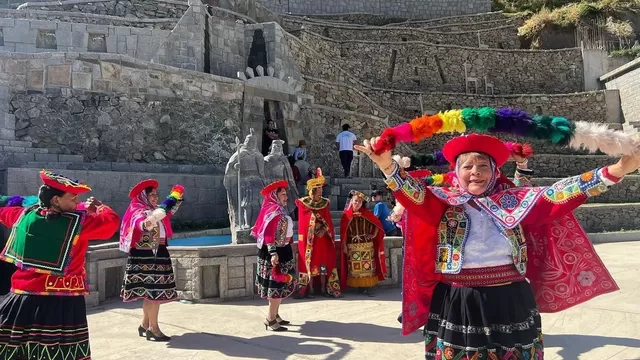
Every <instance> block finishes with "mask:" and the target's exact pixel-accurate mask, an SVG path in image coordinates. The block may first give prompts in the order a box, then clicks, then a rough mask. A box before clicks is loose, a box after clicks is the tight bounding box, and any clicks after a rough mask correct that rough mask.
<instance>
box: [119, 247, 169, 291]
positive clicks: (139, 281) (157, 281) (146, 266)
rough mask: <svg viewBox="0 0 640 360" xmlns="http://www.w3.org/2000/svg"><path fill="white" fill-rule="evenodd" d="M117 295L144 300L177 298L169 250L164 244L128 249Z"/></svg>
mask: <svg viewBox="0 0 640 360" xmlns="http://www.w3.org/2000/svg"><path fill="white" fill-rule="evenodd" d="M120 297H121V298H122V300H123V301H124V302H130V301H135V300H140V299H144V300H148V301H152V302H157V303H163V302H169V301H174V300H176V299H177V298H178V293H177V292H176V280H175V276H174V274H173V265H172V264H171V256H170V255H169V250H167V247H166V246H164V245H161V246H159V247H158V250H157V251H156V253H154V252H153V250H140V249H131V251H130V252H129V259H128V260H127V267H126V269H125V273H124V282H123V284H122V290H121V292H120Z"/></svg>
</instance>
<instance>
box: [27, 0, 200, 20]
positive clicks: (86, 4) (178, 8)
mask: <svg viewBox="0 0 640 360" xmlns="http://www.w3.org/2000/svg"><path fill="white" fill-rule="evenodd" d="M20 8H21V9H35V10H50V11H65V12H74V13H86V14H98V15H111V16H120V17H131V18H138V19H160V18H171V19H175V18H178V19H179V18H181V17H182V15H184V13H185V12H186V11H187V9H188V8H189V5H188V4H187V2H186V1H179V0H117V1H115V0H67V1H60V2H58V1H49V2H27V3H25V4H23V5H21V7H20Z"/></svg>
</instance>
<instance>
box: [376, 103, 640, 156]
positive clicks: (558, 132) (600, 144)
mask: <svg viewBox="0 0 640 360" xmlns="http://www.w3.org/2000/svg"><path fill="white" fill-rule="evenodd" d="M471 130H473V131H476V132H489V133H506V134H513V135H517V136H522V137H527V138H532V139H539V140H546V141H549V142H550V143H552V144H555V145H559V146H569V147H571V148H574V149H580V148H584V149H588V150H589V151H592V152H595V151H597V150H600V151H602V152H603V153H605V154H608V155H621V154H622V155H634V154H638V153H640V141H639V140H638V139H636V138H635V137H633V135H632V134H628V133H624V132H621V131H616V130H611V129H608V128H606V125H601V124H597V123H589V122H581V121H571V120H569V119H566V118H564V117H560V116H552V115H535V116H533V117H532V116H531V115H529V114H528V113H527V112H526V111H524V110H521V109H511V108H502V109H495V108H491V107H483V108H464V109H462V110H448V111H444V112H439V113H438V114H436V115H430V116H427V115H422V116H420V117H418V118H415V119H413V120H411V121H410V122H409V123H404V124H401V125H398V126H396V127H394V128H387V129H385V130H384V132H383V133H382V135H381V136H380V140H379V141H378V143H377V144H376V146H375V148H374V149H373V150H374V152H375V153H376V154H378V155H379V154H382V153H383V152H384V151H389V150H392V149H394V148H395V147H396V144H397V142H410V141H415V142H418V141H420V140H421V139H424V138H428V137H431V136H433V135H434V134H441V133H452V132H457V133H463V132H466V131H471ZM594 134H597V136H598V137H597V138H592V136H593V135H594Z"/></svg>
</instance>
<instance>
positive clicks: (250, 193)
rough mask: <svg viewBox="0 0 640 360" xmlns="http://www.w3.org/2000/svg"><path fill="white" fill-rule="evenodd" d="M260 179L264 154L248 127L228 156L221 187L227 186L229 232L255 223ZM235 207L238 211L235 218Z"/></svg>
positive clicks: (261, 180)
mask: <svg viewBox="0 0 640 360" xmlns="http://www.w3.org/2000/svg"><path fill="white" fill-rule="evenodd" d="M238 162H239V163H240V165H239V166H238ZM238 171H240V176H239V178H240V198H238ZM264 179H265V176H264V157H263V156H262V154H261V153H260V151H258V139H257V137H256V135H255V134H254V131H253V129H251V130H250V133H249V135H247V137H246V138H245V140H244V143H243V144H242V145H240V148H239V149H238V150H236V152H235V153H233V155H231V158H229V162H228V163H227V168H226V169H225V175H224V187H225V188H226V189H227V199H228V202H229V220H230V222H231V230H232V231H234V230H248V229H251V227H252V226H253V224H255V222H256V218H257V217H258V212H259V211H260V206H261V205H262V197H261V196H260V190H262V188H263V187H264V186H265V182H264ZM238 206H239V207H240V210H241V211H240V218H239V219H238Z"/></svg>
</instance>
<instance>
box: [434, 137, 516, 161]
mask: <svg viewBox="0 0 640 360" xmlns="http://www.w3.org/2000/svg"><path fill="white" fill-rule="evenodd" d="M468 152H479V153H483V154H487V155H489V156H490V157H491V158H493V160H494V161H495V162H496V166H497V167H501V166H502V165H504V164H505V163H506V162H507V160H509V157H510V156H511V154H510V152H509V149H508V148H507V146H506V145H505V144H504V142H502V141H501V140H500V139H498V138H497V137H495V136H488V135H479V134H469V135H463V136H458V137H456V138H453V139H451V140H449V141H447V143H446V144H445V145H444V147H443V148H442V154H443V155H444V157H445V159H447V161H448V162H449V163H450V164H455V163H456V159H457V158H458V156H459V155H460V154H464V153H468Z"/></svg>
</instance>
